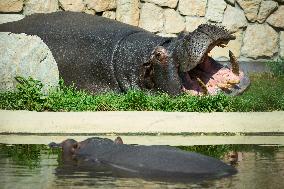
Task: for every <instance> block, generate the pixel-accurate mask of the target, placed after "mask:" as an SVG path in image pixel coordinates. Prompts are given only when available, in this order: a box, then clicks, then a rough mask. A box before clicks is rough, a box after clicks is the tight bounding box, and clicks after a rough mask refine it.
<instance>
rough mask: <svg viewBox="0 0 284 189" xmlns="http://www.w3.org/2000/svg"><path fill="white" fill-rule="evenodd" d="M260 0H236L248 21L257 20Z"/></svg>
mask: <svg viewBox="0 0 284 189" xmlns="http://www.w3.org/2000/svg"><path fill="white" fill-rule="evenodd" d="M261 1H262V0H237V2H238V4H239V5H240V6H241V7H242V9H243V10H244V12H245V15H246V17H247V19H248V20H249V21H250V22H255V21H256V20H257V13H258V10H259V7H260V3H261Z"/></svg>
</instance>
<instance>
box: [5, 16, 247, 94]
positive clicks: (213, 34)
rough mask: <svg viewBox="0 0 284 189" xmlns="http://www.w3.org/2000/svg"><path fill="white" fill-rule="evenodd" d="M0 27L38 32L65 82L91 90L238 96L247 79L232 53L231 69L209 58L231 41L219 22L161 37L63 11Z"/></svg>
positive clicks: (13, 31)
mask: <svg viewBox="0 0 284 189" xmlns="http://www.w3.org/2000/svg"><path fill="white" fill-rule="evenodd" d="M0 31H1V32H12V33H26V34H29V35H37V36H39V37H40V38H41V39H42V40H43V41H44V42H45V43H46V44H47V46H48V47H49V48H50V50H51V52H52V54H53V56H54V58H55V60H56V62H57V64H58V69H59V75H60V77H62V78H63V79H64V81H65V83H66V84H67V85H69V84H70V85H71V84H72V83H74V84H75V86H76V87H77V88H79V89H85V90H88V91H90V92H92V93H100V92H108V91H115V92H125V91H127V90H129V89H142V90H144V89H147V90H151V91H161V92H166V93H168V94H171V95H179V94H181V93H184V92H185V93H188V94H191V95H205V94H210V95H215V94H217V93H218V92H219V91H222V92H225V93H227V94H232V95H237V94H240V93H242V92H243V91H244V90H245V89H246V88H247V87H248V85H249V83H250V81H249V79H248V77H247V76H246V74H244V73H243V72H242V71H241V70H240V69H239V68H238V66H236V65H237V61H236V58H234V56H233V54H232V53H231V54H230V57H231V62H232V63H233V64H232V65H233V66H232V68H228V67H224V66H222V65H221V64H219V63H218V62H216V61H215V60H213V59H212V58H210V57H209V56H208V53H209V52H210V51H211V50H212V49H213V48H214V47H215V46H221V47H223V46H225V45H226V44H227V43H228V42H229V41H230V40H234V39H235V37H234V36H233V35H231V34H230V33H229V32H228V31H227V30H226V29H225V28H223V27H219V26H214V25H206V24H205V25H200V26H199V27H198V29H196V30H195V31H193V32H192V33H185V32H183V33H180V34H179V35H178V37H176V38H164V37H160V36H157V35H155V34H152V33H150V32H148V31H146V30H143V29H141V28H138V27H134V26H130V25H127V24H124V23H121V22H118V21H114V20H111V19H107V18H103V17H99V16H93V15H88V14H84V13H75V12H66V11H61V12H55V13H50V14H34V15H30V16H26V17H25V18H24V19H22V20H19V21H16V22H11V23H5V24H1V25H0Z"/></svg>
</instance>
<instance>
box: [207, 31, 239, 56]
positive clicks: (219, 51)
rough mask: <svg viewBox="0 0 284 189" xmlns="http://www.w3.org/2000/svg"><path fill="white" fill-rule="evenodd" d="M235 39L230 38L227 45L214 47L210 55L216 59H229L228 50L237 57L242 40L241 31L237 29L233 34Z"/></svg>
mask: <svg viewBox="0 0 284 189" xmlns="http://www.w3.org/2000/svg"><path fill="white" fill-rule="evenodd" d="M234 35H235V36H236V39H235V40H232V41H230V42H229V43H228V45H227V47H224V48H222V47H215V48H214V49H213V50H212V51H211V53H210V55H212V58H214V59H216V60H222V61H224V60H226V61H227V60H230V57H229V50H230V51H232V52H233V53H234V55H235V56H236V58H239V57H240V55H241V47H242V41H243V31H242V30H240V31H237V32H236V33H235V34H234Z"/></svg>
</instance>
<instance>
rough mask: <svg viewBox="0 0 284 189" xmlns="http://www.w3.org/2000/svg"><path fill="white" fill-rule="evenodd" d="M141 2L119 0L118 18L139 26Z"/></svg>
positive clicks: (136, 0) (117, 3)
mask: <svg viewBox="0 0 284 189" xmlns="http://www.w3.org/2000/svg"><path fill="white" fill-rule="evenodd" d="M139 3H140V2H139V0H117V1H116V6H117V8H116V16H115V17H116V20H118V21H120V22H123V23H126V24H130V25H133V26H138V24H139Z"/></svg>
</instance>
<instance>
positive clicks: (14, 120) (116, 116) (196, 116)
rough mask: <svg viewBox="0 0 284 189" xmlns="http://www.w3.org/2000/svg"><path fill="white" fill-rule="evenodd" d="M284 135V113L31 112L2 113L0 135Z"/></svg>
mask: <svg viewBox="0 0 284 189" xmlns="http://www.w3.org/2000/svg"><path fill="white" fill-rule="evenodd" d="M200 132H201V133H203V132H204V133H224V132H229V133H284V112H250V113H238V112H230V113H221V112H220V113H196V112H192V113H185V112H30V111H5V110H0V133H65V134H66V133H67V134H68V133H70V134H71V133H80V134H83V133H173V134H175V133H200Z"/></svg>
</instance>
